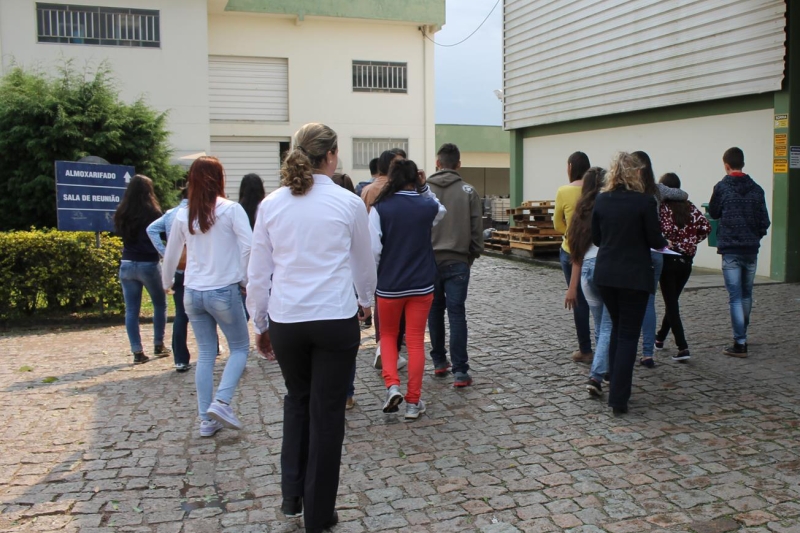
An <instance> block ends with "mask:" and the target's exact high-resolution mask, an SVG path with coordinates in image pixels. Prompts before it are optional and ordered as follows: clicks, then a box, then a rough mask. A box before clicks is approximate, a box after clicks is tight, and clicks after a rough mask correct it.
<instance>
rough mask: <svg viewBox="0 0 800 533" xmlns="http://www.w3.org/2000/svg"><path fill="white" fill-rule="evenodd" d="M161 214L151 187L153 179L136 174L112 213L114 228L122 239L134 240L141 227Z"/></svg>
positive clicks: (154, 192)
mask: <svg viewBox="0 0 800 533" xmlns="http://www.w3.org/2000/svg"><path fill="white" fill-rule="evenodd" d="M160 216H161V205H159V203H158V199H157V198H156V191H155V189H153V180H151V179H150V178H148V177H147V176H143V175H141V174H136V175H135V176H134V177H133V178H132V179H131V182H130V183H129V184H128V187H127V188H126V189H125V194H123V195H122V201H121V202H120V203H119V206H117V211H116V212H115V213H114V228H115V230H116V233H117V235H120V236H121V237H122V238H123V240H131V241H135V240H136V238H137V236H138V235H139V232H140V231H141V230H142V228H146V227H147V226H149V225H150V223H151V222H152V221H154V220H155V219H157V218H158V217H160Z"/></svg>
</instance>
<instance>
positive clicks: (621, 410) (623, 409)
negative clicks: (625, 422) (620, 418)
mask: <svg viewBox="0 0 800 533" xmlns="http://www.w3.org/2000/svg"><path fill="white" fill-rule="evenodd" d="M611 409H612V410H613V411H614V414H615V415H624V414H625V413H627V412H628V406H627V405H625V406H623V407H612V408H611Z"/></svg>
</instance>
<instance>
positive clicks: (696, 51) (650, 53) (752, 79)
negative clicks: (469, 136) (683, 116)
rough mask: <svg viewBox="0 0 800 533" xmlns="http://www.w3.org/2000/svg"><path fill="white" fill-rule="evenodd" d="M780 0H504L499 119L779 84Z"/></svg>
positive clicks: (521, 121) (557, 117) (518, 123)
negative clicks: (502, 100)
mask: <svg viewBox="0 0 800 533" xmlns="http://www.w3.org/2000/svg"><path fill="white" fill-rule="evenodd" d="M785 11H786V4H785V2H784V0H574V1H566V0H505V1H504V19H505V20H504V22H505V24H504V27H505V30H504V78H505V79H504V93H505V101H504V123H505V127H506V128H507V129H516V128H523V127H528V126H536V125H540V124H548V123H553V122H562V121H567V120H575V119H582V118H587V117H594V116H602V115H610V114H615V113H622V112H628V111H635V110H640V109H649V108H656V107H663V106H669V105H676V104H684V103H689V102H698V101H706V100H713V99H718V98H725V97H732V96H741V95H746V94H757V93H763V92H768V91H776V90H780V88H781V82H782V80H783V70H784V61H783V58H784V54H785V39H786V35H785Z"/></svg>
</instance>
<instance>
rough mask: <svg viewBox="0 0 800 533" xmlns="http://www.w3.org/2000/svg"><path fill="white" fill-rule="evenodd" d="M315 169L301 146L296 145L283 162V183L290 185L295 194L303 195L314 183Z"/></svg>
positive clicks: (286, 185)
mask: <svg viewBox="0 0 800 533" xmlns="http://www.w3.org/2000/svg"><path fill="white" fill-rule="evenodd" d="M313 171H314V167H313V165H312V164H311V160H310V159H309V158H308V156H307V155H306V154H304V153H303V150H302V149H301V148H300V147H299V146H295V147H294V149H293V150H292V151H291V152H289V155H287V156H286V160H285V161H284V162H283V167H282V168H281V185H283V186H284V187H289V189H291V190H292V194H293V195H294V196H303V195H304V194H305V193H307V192H308V191H309V190H310V189H311V186H312V185H314V178H313V177H312V174H313Z"/></svg>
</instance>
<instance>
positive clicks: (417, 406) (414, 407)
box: [405, 400, 425, 420]
mask: <svg viewBox="0 0 800 533" xmlns="http://www.w3.org/2000/svg"><path fill="white" fill-rule="evenodd" d="M424 412H425V402H423V401H422V400H420V401H419V402H418V403H407V404H406V417H405V418H406V420H416V419H417V418H419V416H420V415H421V414H422V413H424Z"/></svg>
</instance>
